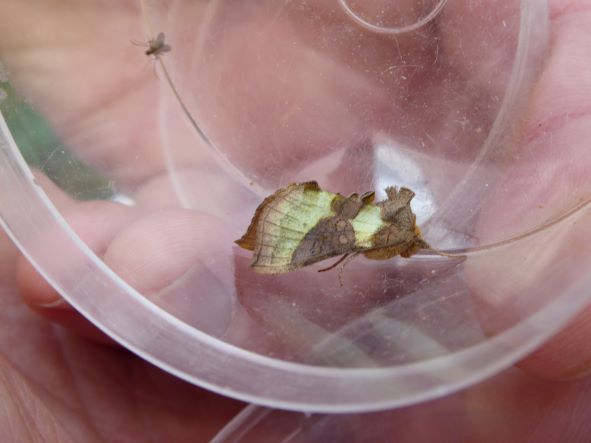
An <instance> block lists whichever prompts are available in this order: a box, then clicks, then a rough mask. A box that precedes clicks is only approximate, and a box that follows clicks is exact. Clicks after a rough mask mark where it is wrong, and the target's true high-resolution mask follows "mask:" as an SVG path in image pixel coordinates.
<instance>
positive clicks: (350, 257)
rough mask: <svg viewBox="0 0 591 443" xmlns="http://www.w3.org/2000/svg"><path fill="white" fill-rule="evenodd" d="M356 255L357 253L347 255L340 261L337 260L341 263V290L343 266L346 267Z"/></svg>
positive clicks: (341, 285)
mask: <svg viewBox="0 0 591 443" xmlns="http://www.w3.org/2000/svg"><path fill="white" fill-rule="evenodd" d="M358 254H359V252H354V253H353V254H347V255H345V256H344V257H343V259H342V260H339V262H342V264H341V267H340V268H339V286H340V287H341V288H342V287H343V271H344V270H345V266H347V263H349V262H350V261H351V260H352V259H353V258H355V256H356V255H358Z"/></svg>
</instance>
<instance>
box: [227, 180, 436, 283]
mask: <svg viewBox="0 0 591 443" xmlns="http://www.w3.org/2000/svg"><path fill="white" fill-rule="evenodd" d="M386 195H387V199H386V200H384V201H380V202H377V203H376V202H375V201H374V200H375V194H374V193H373V192H367V193H365V194H362V195H358V194H352V195H351V196H349V197H344V196H342V195H341V194H335V193H332V192H327V191H324V190H322V189H320V187H319V186H318V183H316V182H314V181H310V182H305V183H294V184H291V185H289V186H287V187H285V188H282V189H279V190H278V191H276V192H275V193H274V194H272V195H270V196H269V197H267V198H266V199H264V201H263V202H262V203H261V204H260V205H259V207H258V208H257V209H256V211H255V213H254V216H253V218H252V221H251V222H250V225H249V227H248V229H247V231H246V233H245V234H244V235H243V236H242V238H240V239H239V240H236V243H237V244H238V245H239V246H240V247H242V248H244V249H247V250H249V251H252V252H253V261H252V264H251V266H252V269H253V270H254V271H255V272H257V273H260V274H282V273H286V272H290V271H293V270H296V269H299V268H302V267H304V266H308V265H311V264H313V263H317V262H319V261H322V260H325V259H328V258H331V257H337V256H341V258H340V260H338V261H337V262H336V263H335V264H334V265H332V266H330V267H328V268H326V269H323V270H321V271H325V270H328V269H332V268H334V267H335V266H336V265H338V264H339V263H341V262H342V261H343V260H345V259H346V258H347V257H352V256H355V255H358V254H363V255H364V256H365V257H367V258H368V259H372V260H386V259H389V258H392V257H395V256H397V255H400V256H401V257H405V258H407V257H410V256H411V255H413V254H414V253H416V252H417V251H418V250H419V249H423V248H427V249H431V250H433V248H431V246H429V244H428V243H427V242H426V241H425V240H424V239H423V238H422V236H421V231H420V230H419V228H418V227H417V225H416V216H415V214H414V213H413V212H412V209H411V207H410V202H411V200H412V199H413V197H414V195H415V193H414V192H413V191H411V190H410V189H408V188H404V187H401V188H400V189H397V188H395V187H388V188H386ZM443 255H446V254H443Z"/></svg>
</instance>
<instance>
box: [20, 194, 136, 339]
mask: <svg viewBox="0 0 591 443" xmlns="http://www.w3.org/2000/svg"><path fill="white" fill-rule="evenodd" d="M64 217H65V219H66V221H67V222H68V223H69V224H70V226H71V227H72V229H73V230H74V231H75V232H76V233H77V235H79V236H80V238H81V239H82V240H83V241H84V242H85V243H86V244H87V245H88V247H89V248H90V249H91V250H93V251H94V252H95V253H96V254H98V255H99V256H100V255H101V254H103V253H104V252H105V250H106V248H107V245H108V244H109V243H110V242H111V241H112V239H113V237H114V236H115V235H116V234H117V232H119V231H120V230H121V229H122V227H123V226H125V225H126V224H128V223H130V222H131V221H132V220H133V219H134V218H135V217H137V214H136V213H135V212H134V211H133V210H132V209H130V208H128V207H125V206H122V205H118V204H115V203H110V202H88V203H79V204H77V205H73V206H71V207H69V209H66V210H65V211H64ZM37 247H38V248H48V249H49V250H53V251H59V250H60V248H59V245H55V244H53V243H52V236H51V233H50V232H46V233H44V235H43V236H42V237H41V238H39V240H38V242H37ZM29 252H30V254H31V255H32V256H33V257H34V256H35V251H29ZM54 254H55V255H57V258H58V259H59V260H63V262H64V264H63V265H64V269H68V270H69V271H68V272H75V269H76V264H75V263H68V261H69V260H70V258H69V257H67V256H64V255H59V254H57V252H54ZM53 277H54V278H55V277H56V276H53ZM17 284H18V288H19V292H20V294H21V296H22V297H23V300H24V301H25V302H26V303H27V304H28V305H29V306H31V307H32V308H33V309H34V310H35V311H37V312H38V313H40V314H41V315H44V316H46V317H47V318H49V319H51V320H55V321H57V322H58V323H61V324H63V325H64V326H67V327H69V328H71V329H73V330H74V331H75V332H77V333H79V334H80V335H83V336H88V337H91V338H93V339H95V340H98V341H102V342H109V340H106V338H105V336H104V335H103V334H102V333H100V332H99V331H98V330H97V329H96V328H94V327H91V326H89V324H88V322H87V320H85V319H84V318H83V317H82V316H81V315H80V314H78V313H77V312H76V311H75V310H73V309H72V308H71V306H70V305H69V304H68V303H67V302H65V300H64V299H63V298H62V297H61V296H60V294H59V293H58V292H57V291H56V290H55V289H54V288H53V287H52V286H51V285H50V284H49V283H48V282H47V281H46V280H45V279H44V278H43V277H42V276H41V275H40V274H39V273H38V272H37V270H36V269H35V268H34V267H33V266H32V265H31V263H30V262H29V261H28V260H27V259H26V258H25V257H24V256H21V257H20V258H19V260H18V263H17Z"/></svg>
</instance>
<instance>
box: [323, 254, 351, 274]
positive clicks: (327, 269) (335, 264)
mask: <svg viewBox="0 0 591 443" xmlns="http://www.w3.org/2000/svg"><path fill="white" fill-rule="evenodd" d="M349 255H351V254H350V253H347V254H344V255H343V256H341V258H339V259H338V260H337V261H336V262H334V263H333V264H332V265H330V266H329V267H328V268H322V269H319V270H318V272H326V271H330V270H331V269H334V268H336V267H337V266H338V265H339V264H341V263H342V262H343V260H345V259H346V258H347V257H348V256H349Z"/></svg>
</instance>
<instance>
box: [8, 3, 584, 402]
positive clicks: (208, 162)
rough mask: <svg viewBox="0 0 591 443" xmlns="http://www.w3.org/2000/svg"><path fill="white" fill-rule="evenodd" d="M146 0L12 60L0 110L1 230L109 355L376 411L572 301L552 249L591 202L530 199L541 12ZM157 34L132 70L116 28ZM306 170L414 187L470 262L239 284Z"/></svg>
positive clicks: (571, 271)
mask: <svg viewBox="0 0 591 443" xmlns="http://www.w3.org/2000/svg"><path fill="white" fill-rule="evenodd" d="M140 3H141V10H140V9H138V11H136V12H130V11H126V14H127V15H118V16H117V17H119V18H120V20H121V22H123V23H124V24H125V26H119V27H117V29H116V30H115V28H108V29H104V30H103V31H102V32H103V34H101V35H90V36H85V37H84V38H86V40H84V38H81V39H80V42H79V44H80V45H85V44H86V46H83V50H82V51H80V50H79V51H73V52H72V53H71V55H70V54H68V53H65V55H62V57H63V58H61V59H60V63H57V64H53V65H52V66H54V67H55V66H58V67H59V68H60V69H50V70H47V72H45V73H44V74H39V75H41V76H45V77H43V78H42V80H44V83H42V85H43V87H41V88H39V87H38V84H33V83H32V82H31V81H30V78H29V77H28V76H27V72H18V71H17V72H13V71H12V70H11V67H10V64H9V63H7V71H8V74H9V75H8V76H7V77H8V79H9V80H10V86H9V83H7V82H4V83H2V88H3V90H4V91H5V95H6V97H5V99H4V101H3V103H1V104H0V109H1V110H2V115H3V116H4V117H3V119H2V121H1V122H0V128H1V136H2V139H1V140H0V142H1V149H0V215H1V221H2V225H3V226H4V228H5V229H6V230H7V232H8V233H9V234H10V235H11V237H12V238H13V239H14V241H15V242H16V243H17V245H18V247H19V248H20V249H21V251H22V252H23V253H24V254H25V255H26V256H27V257H28V258H29V260H30V261H31V262H32V263H33V264H34V266H35V267H36V268H37V270H38V271H39V272H40V273H41V274H42V275H43V276H44V277H45V278H46V279H47V280H48V281H49V282H50V283H51V284H52V285H53V286H54V287H55V288H56V289H57V290H58V291H59V292H60V293H61V294H62V295H63V297H64V298H65V299H66V300H67V301H68V302H69V303H71V304H72V305H73V306H74V307H75V308H76V309H77V310H78V311H79V312H81V313H82V314H83V315H84V316H86V317H87V318H88V319H89V320H90V321H91V322H93V323H94V324H95V325H97V326H98V327H99V328H100V329H102V330H103V331H104V332H106V333H107V334H108V335H110V336H111V337H112V338H113V339H115V340H116V341H118V342H119V343H121V344H122V345H123V346H125V347H126V348H128V349H129V350H131V351H133V352H135V353H137V354H138V355H139V356H141V357H142V358H145V359H146V360H148V361H150V362H152V363H154V364H155V365H158V366H160V367H161V368H163V369H165V370H166V371H169V372H170V373H172V374H175V375H177V376H178V377H181V378H183V379H185V380H187V381H189V382H191V383H194V384H197V385H199V386H203V387H205V388H207V389H211V390H213V391H216V392H219V393H221V394H224V395H228V396H232V397H235V398H239V399H243V400H246V401H249V402H254V403H258V404H263V405H267V406H272V407H279V408H286V409H294V410H305V411H326V412H346V411H349V412H351V411H368V410H377V409H382V408H389V407H394V406H399V405H407V404H411V403H414V402H418V401H421V400H426V399H429V398H433V397H436V396H441V395H445V394H446V393H449V392H452V391H454V390H457V389H459V388H461V387H463V386H467V385H469V384H472V383H475V382H477V381H479V380H482V379H483V378H485V377H488V376H490V375H492V374H494V373H496V372H497V371H499V370H501V369H503V368H505V367H507V366H509V365H511V364H513V363H514V362H516V361H517V360H518V359H520V358H521V357H523V356H524V355H526V354H527V353H528V352H530V351H531V350H533V349H534V348H536V347H537V346H539V345H540V343H542V342H543V341H544V340H545V339H546V338H548V337H549V336H551V335H552V334H554V333H555V332H556V331H557V330H558V329H559V328H560V327H561V326H563V325H564V324H565V323H566V322H567V321H568V320H569V319H570V318H572V316H573V315H575V314H576V313H577V312H578V311H579V310H580V309H581V308H582V306H584V305H585V303H587V302H588V295H587V292H588V291H585V288H586V287H588V285H589V281H588V280H589V277H588V275H587V273H586V272H584V267H580V266H579V267H574V266H572V264H573V260H575V261H577V262H578V263H589V262H590V261H591V253H590V252H589V251H584V250H583V251H578V252H576V253H572V254H571V255H568V254H565V251H567V250H568V248H569V247H571V246H572V244H573V242H576V238H577V237H576V234H577V232H580V231H579V229H583V226H585V225H588V223H589V213H588V210H587V199H588V191H587V190H586V189H583V188H577V187H576V186H574V185H573V186H571V187H567V185H564V186H565V187H564V189H560V192H558V193H556V194H555V195H554V194H553V196H552V198H551V199H550V200H545V199H544V198H543V197H544V196H546V195H548V194H547V191H546V190H547V189H548V187H549V186H551V185H552V182H551V180H552V176H551V174H548V173H546V172H547V171H548V168H554V166H552V165H549V164H548V162H546V161H544V160H543V158H542V157H540V156H539V155H538V154H537V151H536V149H538V148H539V149H543V146H545V144H547V143H548V140H551V138H552V137H553V136H554V134H553V133H552V130H551V129H546V128H540V129H535V128H534V129H532V128H529V127H528V126H527V125H528V122H527V120H526V119H525V116H526V115H527V112H528V109H529V106H530V105H531V97H532V91H534V89H533V88H534V86H535V82H536V79H537V78H538V76H539V74H540V71H541V66H542V63H543V62H544V60H545V56H546V49H547V38H548V16H547V14H548V12H547V7H546V3H545V2H543V1H539V0H522V1H515V2H513V3H511V2H503V5H505V6H503V7H491V6H490V2H487V1H484V0H482V1H470V2H445V1H421V2H385V1H378V2H365V1H364V2H361V1H356V0H355V1H354V0H326V1H324V0H323V1H319V2H308V1H305V0H301V1H300V0H294V1H290V2H268V1H249V2H230V1H226V0H218V1H208V2H191V1H170V2H166V4H156V3H155V4H152V3H147V2H145V3H144V2H140ZM116 8H118V7H117V6H113V9H114V10H115V9H116ZM118 13H119V12H118V11H113V14H118ZM119 14H120V13H119ZM142 29H143V31H142ZM160 32H163V33H164V35H165V42H166V44H167V45H170V51H168V52H157V54H156V57H152V59H153V60H151V61H150V62H149V63H147V62H146V56H145V54H144V51H146V48H145V47H144V48H142V47H138V46H136V45H133V44H132V43H130V40H132V39H135V40H138V39H140V38H141V37H140V36H141V35H142V33H143V34H145V35H147V36H148V37H147V38H146V41H147V40H149V39H154V38H156V36H157V35H158V33H160ZM152 49H156V48H152ZM90 68H92V69H90ZM85 69H88V70H89V72H85V71H84V70H85ZM5 80H6V79H5ZM17 91H18V93H17ZM7 122H8V124H7ZM535 130H538V131H541V132H539V133H538V134H537V135H536V137H535V142H532V144H529V145H527V144H526V143H525V142H524V137H528V136H531V135H532V133H533V132H534V131H535ZM23 134H24V135H23ZM40 134H41V135H43V137H40V136H39V135H40ZM15 139H17V141H16V142H15ZM48 140H50V141H49V142H48ZM554 142H556V140H554ZM524 144H526V145H527V149H524V148H522V146H523V145H524ZM569 162H570V163H572V165H576V163H577V159H576V158H574V157H568V156H565V157H564V158H563V159H562V163H561V164H559V165H558V166H559V167H565V168H569V167H570V163H569ZM524 171H526V175H525V176H523V172H524ZM48 179H49V180H48ZM306 180H316V181H318V182H319V183H320V185H321V186H322V187H323V188H324V189H327V190H330V191H332V192H340V193H342V194H349V193H352V192H364V191H368V190H376V191H378V197H383V189H384V188H385V187H386V186H388V185H399V186H400V185H403V186H408V187H410V188H412V189H413V190H414V191H415V192H416V194H417V196H416V197H415V200H414V201H413V208H414V210H415V212H416V213H417V216H418V221H419V224H420V226H421V228H422V230H423V233H424V236H425V238H426V239H427V240H428V241H429V242H430V243H431V244H432V245H433V246H435V247H437V248H439V249H443V250H447V251H452V252H454V251H455V252H458V253H462V254H465V255H466V259H465V260H462V259H453V258H447V257H440V256H435V255H433V254H428V253H422V254H418V255H416V256H414V257H412V258H411V259H408V260H404V259H400V258H396V259H392V260H388V261H383V262H382V261H371V260H365V259H356V260H353V261H352V262H351V263H350V264H349V265H348V266H347V268H346V269H345V272H344V275H343V279H344V285H343V286H342V287H341V286H340V285H339V281H338V278H337V273H336V272H327V273H318V272H316V271H317V270H318V269H319V267H318V266H311V267H309V268H305V269H301V270H298V271H296V272H293V273H289V274H285V275H279V276H263V275H257V274H255V273H254V272H252V270H251V269H250V268H249V262H250V256H249V254H248V253H247V251H243V250H241V249H239V248H238V247H237V246H236V245H235V244H234V243H233V241H234V240H235V239H237V238H239V237H240V235H242V233H243V232H244V231H245V229H246V227H247V226H248V223H249V221H250V217H251V216H252V214H253V212H254V209H255V208H256V206H257V205H258V204H259V203H260V202H261V200H262V199H263V198H264V197H265V196H266V195H268V194H270V193H272V192H273V191H275V190H276V189H278V188H280V187H282V186H285V185H287V184H290V183H293V182H299V181H306ZM380 192H381V194H380ZM66 195H68V197H66ZM72 197H73V198H74V199H75V200H76V202H73V201H72V200H71V198H72ZM87 200H101V202H100V203H97V202H96V201H95V202H94V203H89V202H88V201H87ZM89 223H90V224H92V223H94V224H95V225H96V226H98V228H97V229H99V230H101V232H103V234H104V232H108V235H107V234H104V235H103V240H102V243H100V242H99V243H93V242H92V241H90V240H89V238H91V237H92V235H90V234H89V232H88V229H87V226H88V224H89ZM99 225H100V226H99ZM56 251H59V259H58V260H56ZM564 257H568V259H567V260H565V259H564ZM532 269H533V270H535V272H534V271H532Z"/></svg>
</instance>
